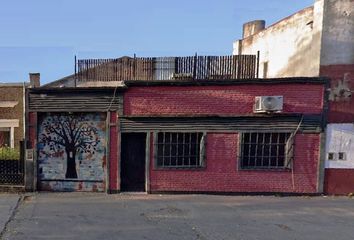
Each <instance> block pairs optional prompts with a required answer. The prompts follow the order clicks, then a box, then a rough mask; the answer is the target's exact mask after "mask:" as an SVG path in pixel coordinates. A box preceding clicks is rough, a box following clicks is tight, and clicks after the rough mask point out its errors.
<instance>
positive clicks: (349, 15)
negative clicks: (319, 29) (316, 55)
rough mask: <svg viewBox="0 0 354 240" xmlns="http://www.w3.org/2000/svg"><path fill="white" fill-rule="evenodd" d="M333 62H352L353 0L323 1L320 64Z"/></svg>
mask: <svg viewBox="0 0 354 240" xmlns="http://www.w3.org/2000/svg"><path fill="white" fill-rule="evenodd" d="M321 1H323V0H321ZM319 2H320V1H319ZM333 64H354V0H326V1H324V16H323V34H322V51H321V65H333Z"/></svg>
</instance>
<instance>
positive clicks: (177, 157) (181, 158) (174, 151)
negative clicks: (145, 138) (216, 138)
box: [155, 132, 205, 168]
mask: <svg viewBox="0 0 354 240" xmlns="http://www.w3.org/2000/svg"><path fill="white" fill-rule="evenodd" d="M204 141H205V137H204V135H203V133H200V132H197V133H172V132H159V133H157V134H156V136H155V151H156V152H155V155H156V166H157V167H159V168H195V167H202V166H203V165H204V144H205V143H204Z"/></svg>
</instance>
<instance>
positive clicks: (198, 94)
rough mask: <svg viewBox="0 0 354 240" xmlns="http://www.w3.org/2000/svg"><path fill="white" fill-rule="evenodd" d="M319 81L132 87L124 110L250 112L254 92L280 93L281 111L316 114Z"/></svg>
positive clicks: (137, 112)
mask: <svg viewBox="0 0 354 240" xmlns="http://www.w3.org/2000/svg"><path fill="white" fill-rule="evenodd" d="M323 90H324V88H323V85H318V84H317V85H316V84H291V85H289V84H275V85H262V84H257V85H238V86H200V87H199V86H193V87H175V86H158V87H132V88H129V89H128V90H127V92H126V93H125V94H124V114H125V115H132V116H166V115H222V116H235V115H247V114H253V104H254V97H255V96H268V95H282V96H284V112H285V113H311V114H320V113H321V111H322V108H323V92H324V91H323Z"/></svg>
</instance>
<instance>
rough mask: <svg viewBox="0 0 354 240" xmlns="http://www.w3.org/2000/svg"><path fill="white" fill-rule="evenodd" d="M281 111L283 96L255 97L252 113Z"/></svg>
mask: <svg viewBox="0 0 354 240" xmlns="http://www.w3.org/2000/svg"><path fill="white" fill-rule="evenodd" d="M282 110H283V96H258V97H255V104H254V112H255V113H265V112H281V111H282Z"/></svg>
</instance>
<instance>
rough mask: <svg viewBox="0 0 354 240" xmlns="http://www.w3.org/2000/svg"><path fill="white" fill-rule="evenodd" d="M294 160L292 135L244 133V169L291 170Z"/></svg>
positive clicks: (242, 154) (242, 164)
mask: <svg viewBox="0 0 354 240" xmlns="http://www.w3.org/2000/svg"><path fill="white" fill-rule="evenodd" d="M292 159H293V135H292V134H290V133H260V132H257V133H243V134H242V140H241V158H240V161H241V168H242V169H274V168H289V167H291V166H290V164H291V161H292Z"/></svg>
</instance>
